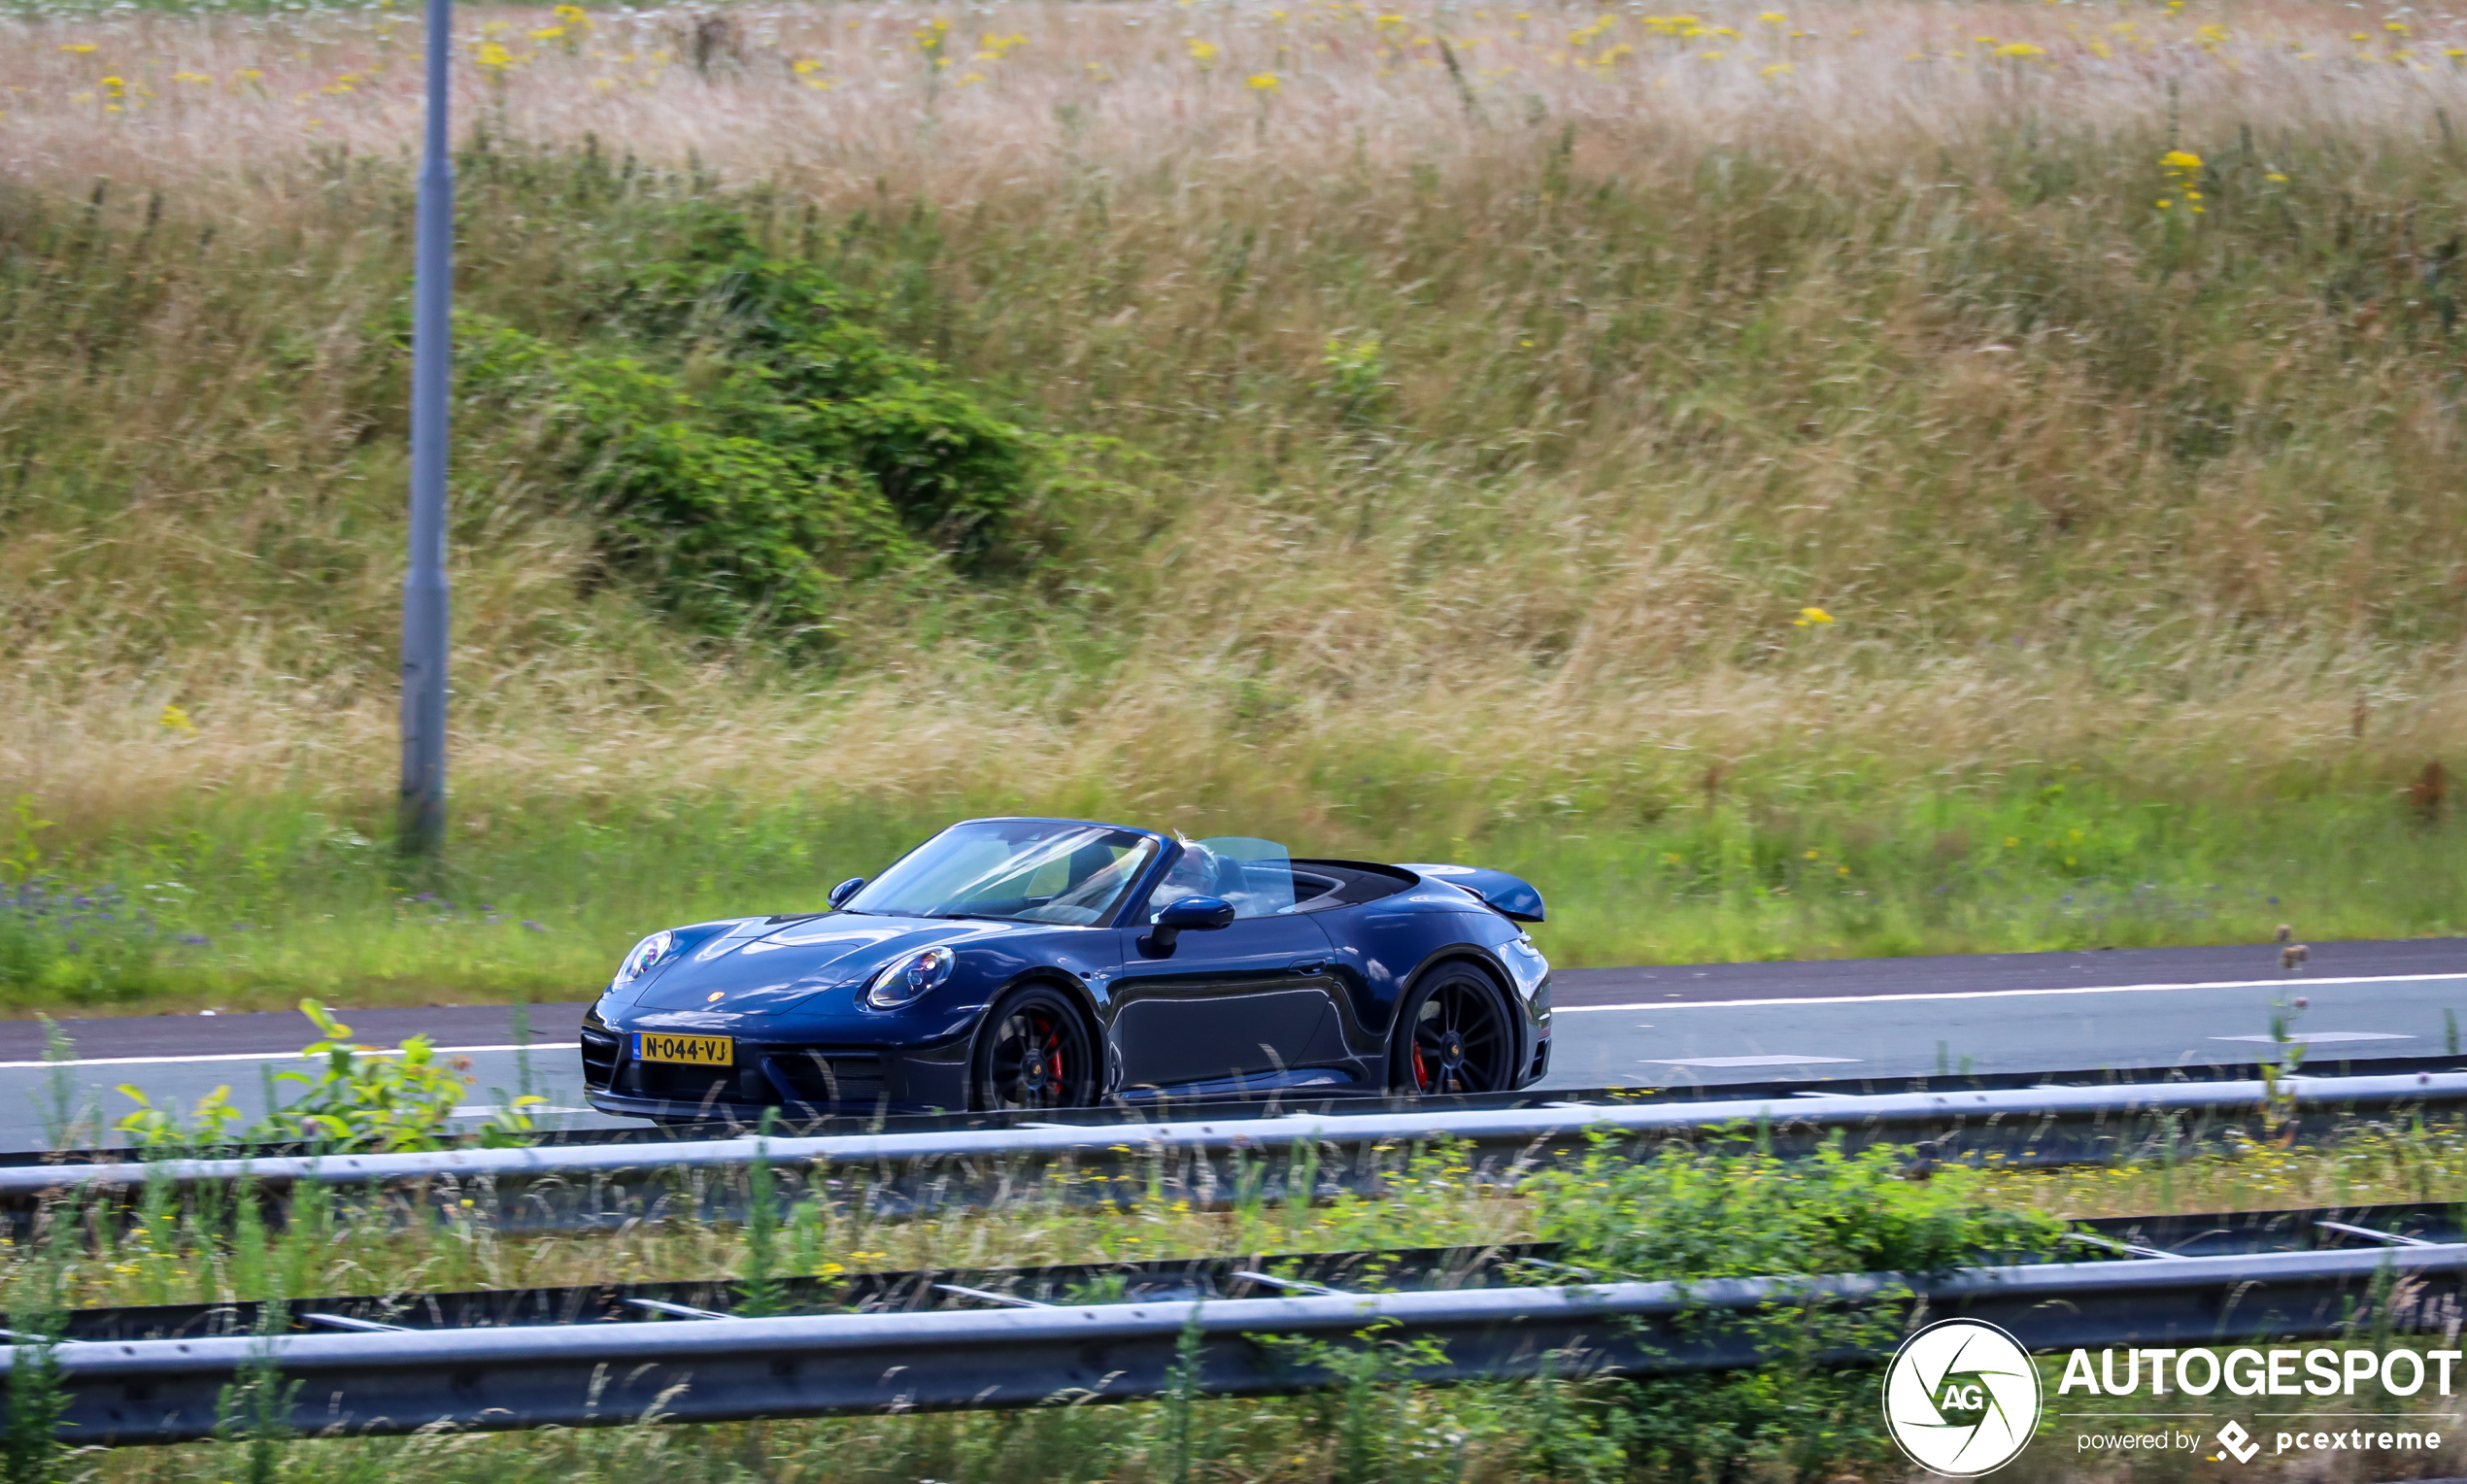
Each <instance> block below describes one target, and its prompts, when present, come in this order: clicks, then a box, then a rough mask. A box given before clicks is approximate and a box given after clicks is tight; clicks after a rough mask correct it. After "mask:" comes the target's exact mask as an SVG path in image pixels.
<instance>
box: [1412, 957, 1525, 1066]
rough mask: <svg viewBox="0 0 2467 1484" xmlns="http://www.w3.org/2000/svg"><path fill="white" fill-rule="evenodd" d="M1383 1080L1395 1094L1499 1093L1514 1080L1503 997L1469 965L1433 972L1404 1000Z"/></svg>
mask: <svg viewBox="0 0 2467 1484" xmlns="http://www.w3.org/2000/svg"><path fill="white" fill-rule="evenodd" d="M1395 1056H1396V1062H1395V1066H1394V1068H1393V1069H1392V1070H1391V1072H1390V1074H1389V1079H1388V1081H1389V1085H1390V1086H1391V1087H1393V1088H1394V1089H1395V1090H1396V1091H1398V1092H1400V1093H1416V1094H1433V1095H1436V1094H1440V1093H1504V1092H1506V1091H1508V1090H1509V1088H1510V1087H1512V1086H1513V1085H1514V1081H1515V1075H1514V1073H1515V1065H1516V1037H1515V1036H1514V1034H1513V1033H1511V1031H1510V1030H1509V1028H1508V1024H1507V1005H1506V1001H1505V1000H1504V998H1502V997H1501V995H1500V992H1499V987H1498V986H1497V985H1495V984H1493V983H1491V980H1490V976H1489V975H1487V974H1485V973H1483V972H1482V971H1481V970H1480V969H1477V968H1474V967H1473V966H1472V965H1470V964H1466V963H1451V964H1447V965H1445V966H1443V967H1441V968H1439V969H1438V970H1437V971H1436V972H1435V973H1433V974H1432V975H1431V977H1430V978H1429V979H1427V980H1426V981H1424V982H1423V983H1422V984H1421V985H1419V986H1417V987H1416V988H1415V989H1414V992H1413V994H1412V995H1411V996H1410V997H1409V998H1407V999H1406V1001H1405V1008H1404V1017H1403V1021H1402V1024H1401V1025H1400V1026H1399V1027H1398V1028H1397V1043H1396V1052H1395Z"/></svg>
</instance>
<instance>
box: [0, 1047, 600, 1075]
mask: <svg viewBox="0 0 2467 1484" xmlns="http://www.w3.org/2000/svg"><path fill="white" fill-rule="evenodd" d="M564 1044H565V1043H564V1042H563V1041H533V1042H532V1043H531V1044H530V1045H528V1046H436V1047H431V1048H430V1050H431V1051H432V1052H434V1053H435V1054H436V1055H438V1056H469V1055H470V1054H471V1053H473V1052H477V1051H547V1050H554V1049H558V1048H561V1047H563V1046H564ZM359 1054H360V1055H361V1056H363V1057H399V1056H401V1055H402V1048H401V1047H399V1046H389V1047H387V1048H386V1049H384V1050H382V1051H362V1052H360V1053H359ZM301 1060H303V1059H302V1057H301V1056H300V1054H299V1053H298V1052H296V1051H218V1052H215V1053H214V1054H212V1055H210V1056H203V1057H77V1058H73V1059H72V1060H70V1061H66V1062H0V1071H8V1070H12V1069H15V1068H17V1067H26V1066H31V1067H45V1066H63V1067H66V1066H176V1065H178V1064H179V1063H181V1062H298V1061H301Z"/></svg>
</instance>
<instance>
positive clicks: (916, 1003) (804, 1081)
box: [582, 819, 1550, 1122]
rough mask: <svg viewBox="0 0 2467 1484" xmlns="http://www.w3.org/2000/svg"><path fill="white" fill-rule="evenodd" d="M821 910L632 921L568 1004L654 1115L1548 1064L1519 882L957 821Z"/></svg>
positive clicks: (1020, 1097)
mask: <svg viewBox="0 0 2467 1484" xmlns="http://www.w3.org/2000/svg"><path fill="white" fill-rule="evenodd" d="M828 901H829V907H828V910H826V911H819V912H811V913H789V914H784V915H781V916H775V917H752V918H734V919H728V920H725V921H721V922H713V923H697V924H695V925H693V927H672V928H669V929H667V930H666V931H662V932H655V933H653V934H652V935H651V936H649V937H647V938H645V939H643V940H642V941H641V942H640V943H638V944H636V945H635V946H634V948H633V950H632V951H631V952H629V953H627V954H626V955H625V961H624V962H623V963H622V964H620V965H619V967H618V970H617V974H616V977H615V978H614V979H613V980H612V981H610V983H609V985H608V988H607V989H606V991H605V992H603V993H602V994H601V995H600V996H599V999H598V1001H597V1002H596V1003H595V1004H593V1005H592V1007H591V1010H590V1012H589V1013H588V1014H587V1015H586V1016H585V1017H584V1024H583V1032H582V1053H583V1067H584V1076H585V1081H586V1083H587V1085H588V1088H589V1091H590V1097H591V1103H592V1105H593V1106H595V1107H597V1108H599V1109H601V1110H602V1111H604V1112H608V1113H616V1114H627V1115H632V1116H636V1117H642V1118H651V1119H658V1120H661V1121H666V1122H683V1121H693V1122H702V1121H714V1120H731V1121H742V1122H752V1121H754V1120H756V1119H759V1118H760V1117H761V1116H762V1113H763V1111H764V1110H765V1109H777V1110H778V1113H779V1115H781V1116H785V1117H789V1118H813V1117H820V1116H824V1115H828V1114H849V1113H873V1112H879V1111H888V1112H924V1111H929V1110H942V1111H951V1112H957V1111H962V1110H997V1109H1035V1108H1059V1107H1076V1106H1082V1105H1087V1104H1092V1103H1096V1102H1098V1101H1101V1100H1104V1099H1108V1098H1120V1099H1124V1100H1127V1101H1134V1102H1135V1101H1138V1100H1141V1099H1151V1098H1158V1097H1172V1098H1177V1099H1181V1098H1198V1097H1215V1096H1244V1095H1253V1094H1265V1093H1268V1092H1272V1091H1275V1090H1278V1089H1289V1088H1290V1089H1304V1088H1306V1089H1311V1090H1313V1091H1314V1092H1315V1093H1323V1094H1341V1093H1344V1092H1358V1093H1363V1094H1369V1095H1383V1094H1389V1093H1405V1094H1414V1093H1423V1094H1437V1093H1490V1092H1505V1091H1509V1090H1512V1089H1515V1088H1520V1087H1524V1086H1526V1085H1528V1084H1530V1083H1532V1082H1534V1081H1535V1080H1536V1079H1538V1078H1539V1077H1540V1076H1541V1075H1542V1073H1543V1071H1544V1070H1545V1069H1546V1068H1547V1067H1548V1065H1549V1062H1550V965H1549V963H1548V961H1545V960H1544V959H1543V958H1542V955H1541V952H1540V950H1538V949H1537V948H1536V947H1535V946H1534V942H1533V938H1532V937H1531V935H1530V934H1528V933H1527V932H1526V931H1525V929H1524V927H1523V925H1524V924H1527V923H1538V922H1540V921H1541V920H1542V899H1541V894H1540V893H1538V892H1537V891H1535V890H1534V889H1533V888H1532V887H1531V886H1528V885H1527V884H1525V883H1524V882H1522V881H1520V880H1518V879H1516V878H1515V877H1513V876H1509V875H1505V874H1504V873H1502V872H1499V871H1491V870H1483V869H1480V868H1478V867H1473V866H1462V865H1378V864H1373V863H1370V862H1369V861H1362V860H1295V859H1293V858H1292V857H1291V856H1289V855H1288V854H1287V853H1286V851H1285V848H1284V847H1283V846H1281V845H1277V844H1275V843H1273V842H1271V841H1267V840H1259V839H1248V838H1222V839H1211V840H1196V841H1194V840H1184V839H1181V838H1178V837H1177V836H1174V835H1170V834H1162V833H1159V832H1157V831H1154V830H1147V829H1132V828H1125V827H1123V826H1116V825H1098V824H1090V823H1087V822H1084V821H1078V820H1038V819H998V820H970V821H967V822H966V823H964V824H959V825H954V826H951V827H950V828H948V829H945V830H943V831H942V832H941V833H940V834H937V835H935V836H934V837H933V838H932V839H930V840H928V841H926V842H925V843H924V844H923V845H920V846H918V847H917V848H916V849H915V850H913V851H911V852H909V853H908V854H907V855H906V856H904V857H902V858H900V860H898V861H896V863H894V864H893V865H892V866H891V867H890V868H889V869H888V870H886V871H884V872H883V873H882V875H880V876H879V877H876V878H874V879H873V880H871V881H868V880H866V879H864V878H862V877H859V878H857V879H855V880H852V881H844V882H842V883H840V884H839V885H838V886H837V887H835V888H833V889H832V891H831V893H830V895H829V898H828Z"/></svg>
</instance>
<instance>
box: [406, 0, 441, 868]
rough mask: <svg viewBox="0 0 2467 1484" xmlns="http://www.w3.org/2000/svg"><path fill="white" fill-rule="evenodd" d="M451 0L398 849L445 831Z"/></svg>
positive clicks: (419, 290) (434, 39)
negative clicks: (447, 111)
mask: <svg viewBox="0 0 2467 1484" xmlns="http://www.w3.org/2000/svg"><path fill="white" fill-rule="evenodd" d="M453 27H454V0H428V117H427V133H426V140H425V143H424V146H423V148H422V154H421V161H420V198H419V219H418V225H417V228H416V240H417V244H418V264H417V270H416V273H415V276H414V279H413V284H412V319H411V564H410V566H409V568H408V569H407V570H405V572H404V573H403V647H402V663H403V674H402V682H403V695H402V737H403V759H402V796H401V799H400V804H399V815H398V824H399V829H400V838H401V842H402V848H403V849H404V850H405V851H406V852H408V853H410V854H414V855H434V854H436V853H437V852H438V850H439V849H441V848H442V847H443V846H444V844H445V835H446V642H447V636H448V628H449V624H448V590H447V586H446V419H447V416H448V401H449V393H450V390H451V388H452V385H453V378H454V366H453V357H454V153H453V148H454V146H453V140H452V138H451V137H450V135H449V132H448V129H447V118H446V82H447V69H448V65H449V63H450V62H451V60H452V54H453V48H454V38H453Z"/></svg>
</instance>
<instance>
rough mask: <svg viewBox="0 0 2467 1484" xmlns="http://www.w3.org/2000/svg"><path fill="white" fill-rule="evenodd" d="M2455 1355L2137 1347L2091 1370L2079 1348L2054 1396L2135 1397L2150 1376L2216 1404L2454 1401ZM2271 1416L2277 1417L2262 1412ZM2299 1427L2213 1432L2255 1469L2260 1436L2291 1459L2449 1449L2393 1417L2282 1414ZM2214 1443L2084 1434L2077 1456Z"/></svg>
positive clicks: (2157, 1435) (2165, 1390) (2221, 1456)
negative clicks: (2375, 1393) (2221, 1400)
mask: <svg viewBox="0 0 2467 1484" xmlns="http://www.w3.org/2000/svg"><path fill="white" fill-rule="evenodd" d="M2462 1354H2463V1353H2462V1352H2460V1351H2456V1350H2421V1351H2418V1350H2406V1349H2399V1350H2386V1351H2382V1350H2363V1349H2350V1348H2345V1347H2341V1348H2336V1349H2334V1348H2331V1347H2329V1346H2326V1345H2315V1346H2303V1347H2298V1346H2288V1347H2272V1348H2268V1349H2242V1350H2230V1351H2228V1352H2227V1354H2226V1355H2225V1356H2223V1357H2222V1356H2220V1355H2219V1354H2218V1353H2217V1352H2215V1351H2213V1350H2182V1349H2158V1348H2150V1349H2135V1350H2102V1351H2100V1352H2099V1360H2098V1364H2097V1365H2095V1366H2094V1365H2092V1364H2091V1361H2090V1352H2088V1351H2087V1350H2076V1351H2074V1352H2073V1353H2072V1354H2071V1355H2069V1356H2067V1357H2066V1359H2065V1367H2064V1379H2063V1381H2062V1382H2060V1383H2058V1385H2057V1387H2056V1394H2057V1395H2058V1396H2059V1397H2063V1396H2069V1395H2071V1394H2072V1393H2074V1392H2087V1393H2089V1394H2090V1395H2091V1396H2094V1397H2132V1396H2139V1395H2143V1394H2144V1393H2143V1383H2144V1380H2145V1378H2146V1379H2147V1381H2148V1386H2149V1390H2148V1393H2147V1395H2148V1396H2150V1397H2152V1398H2154V1399H2155V1398H2161V1397H2170V1396H2177V1397H2208V1396H2211V1395H2212V1394H2214V1393H2215V1392H2217V1391H2218V1390H2219V1388H2221V1387H2222V1386H2223V1387H2225V1388H2226V1390H2227V1392H2228V1393H2229V1394H2231V1395H2234V1396H2238V1397H2307V1398H2331V1397H2338V1398H2352V1397H2354V1396H2355V1395H2356V1390H2357V1388H2358V1387H2363V1388H2366V1391H2367V1395H2368V1396H2369V1395H2370V1394H2371V1390H2372V1389H2373V1388H2375V1387H2378V1388H2379V1389H2380V1391H2381V1393H2382V1394H2383V1396H2387V1397H2414V1396H2416V1395H2418V1394H2422V1393H2425V1391H2426V1387H2427V1385H2428V1384H2429V1385H2430V1387H2431V1392H2430V1395H2433V1396H2441V1397H2447V1396H2449V1395H2450V1390H2451V1382H2452V1381H2453V1379H2454V1378H2455V1377H2456V1367H2457V1366H2458V1363H2459V1361H2460V1360H2461V1358H2462ZM2262 1415H2263V1416H2265V1417H2267V1416H2271V1415H2273V1414H2270V1413H2266V1412H2265V1413H2263V1414H2262ZM2276 1415H2278V1416H2281V1417H2285V1418H2288V1419H2289V1420H2291V1421H2297V1420H2298V1419H2301V1420H2300V1421H2299V1425H2298V1426H2296V1427H2294V1428H2290V1429H2287V1430H2284V1431H2280V1430H2265V1431H2264V1432H2263V1433H2250V1432H2247V1431H2246V1429H2245V1428H2244V1426H2243V1425H2242V1424H2241V1423H2238V1422H2234V1421H2230V1422H2229V1423H2228V1424H2227V1425H2226V1426H2225V1427H2223V1428H2221V1429H2219V1430H2218V1432H2217V1433H2216V1434H2215V1444H2216V1447H2217V1449H2218V1451H2217V1452H2214V1453H2212V1454H2211V1455H2210V1457H2211V1458H2213V1459H2215V1460H2230V1459H2232V1460H2233V1461H2235V1462H2236V1463H2240V1464H2242V1463H2249V1462H2251V1461H2252V1460H2253V1458H2255V1457H2256V1456H2258V1455H2260V1454H2261V1453H2263V1452H2264V1448H2263V1446H2262V1441H2261V1439H2262V1438H2263V1437H2265V1436H2266V1437H2269V1438H2270V1439H2271V1441H2270V1446H2269V1448H2268V1450H2267V1451H2268V1452H2269V1453H2271V1454H2274V1455H2276V1454H2285V1453H2349V1452H2357V1453H2374V1452H2379V1453H2392V1452H2408V1453H2414V1452H2432V1451H2434V1450H2437V1449H2439V1448H2440V1447H2441V1445H2442V1437H2441V1434H2440V1433H2431V1432H2423V1431H2417V1430H2402V1429H2400V1428H2397V1427H2392V1426H2391V1425H2390V1424H2391V1423H2392V1421H2394V1419H2390V1418H2380V1417H2376V1418H2367V1419H2363V1420H2362V1421H2361V1422H2360V1423H2349V1422H2346V1421H2345V1420H2344V1419H2341V1420H2337V1421H2334V1422H2333V1423H2332V1425H2330V1426H2326V1427H2325V1426H2323V1425H2322V1420H2321V1419H2318V1418H2302V1415H2301V1414H2300V1413H2295V1412H2282V1413H2279V1414H2276ZM2213 1440H2214V1439H2213V1437H2212V1436H2211V1435H2209V1434H2208V1433H2207V1432H2206V1430H2205V1431H2203V1432H2186V1431H2183V1430H2181V1429H2180V1428H2175V1427H2170V1428H2165V1429H2161V1430H2158V1431H2154V1432H2131V1433H2127V1432H2114V1433H2104V1432H2102V1433H2078V1434H2076V1439H2075V1443H2074V1447H2075V1449H2076V1451H2078V1452H2082V1453H2089V1452H2110V1453H2142V1452H2162V1451H2169V1452H2190V1451H2193V1450H2196V1449H2202V1448H2207V1447H2210V1446H2211V1445H2212V1443H2213Z"/></svg>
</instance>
